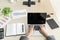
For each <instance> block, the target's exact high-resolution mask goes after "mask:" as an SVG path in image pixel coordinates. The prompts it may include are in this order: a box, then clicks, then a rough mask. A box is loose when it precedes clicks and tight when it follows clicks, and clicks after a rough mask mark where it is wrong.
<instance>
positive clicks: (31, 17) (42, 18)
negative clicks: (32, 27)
mask: <svg viewBox="0 0 60 40" xmlns="http://www.w3.org/2000/svg"><path fill="white" fill-rule="evenodd" d="M27 16H28V19H27V21H28V24H45V22H46V13H28V14H27Z"/></svg>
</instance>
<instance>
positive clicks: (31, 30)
mask: <svg viewBox="0 0 60 40" xmlns="http://www.w3.org/2000/svg"><path fill="white" fill-rule="evenodd" d="M33 31H34V25H29V30H28V33H27V37H28V38H29V37H30V36H31V35H32V34H33Z"/></svg>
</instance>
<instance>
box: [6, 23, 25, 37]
mask: <svg viewBox="0 0 60 40" xmlns="http://www.w3.org/2000/svg"><path fill="white" fill-rule="evenodd" d="M19 34H25V25H24V23H12V24H8V25H7V26H6V36H12V35H19Z"/></svg>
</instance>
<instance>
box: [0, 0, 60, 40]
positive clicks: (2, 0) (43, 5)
mask: <svg viewBox="0 0 60 40" xmlns="http://www.w3.org/2000/svg"><path fill="white" fill-rule="evenodd" d="M23 1H25V0H17V2H16V3H10V2H9V1H8V0H0V9H1V10H2V9H3V8H4V7H10V8H11V9H12V10H21V9H27V11H28V12H47V13H48V14H50V13H53V14H54V15H51V16H52V18H53V19H55V21H56V22H57V23H58V25H59V24H60V23H59V22H58V20H57V18H56V16H55V12H54V9H53V8H52V6H51V4H50V2H49V0H41V2H40V3H38V0H35V2H36V5H33V6H31V7H27V6H25V5H22V4H23ZM1 10H0V14H1ZM24 19H27V18H26V17H24V18H21V19H17V20H12V21H11V22H10V23H14V22H20V23H21V22H24V23H25V24H26V23H27V21H26V20H24ZM26 26H27V25H26ZM4 28H5V27H4ZM26 30H27V29H26ZM46 30H47V32H48V33H49V35H54V36H55V38H56V40H60V31H59V30H60V28H57V29H54V30H52V29H51V28H50V27H49V25H48V24H47V23H46ZM19 38H20V35H19V36H12V37H5V38H4V40H19ZM30 39H31V40H36V39H37V40H44V37H43V36H32V37H31V38H30Z"/></svg>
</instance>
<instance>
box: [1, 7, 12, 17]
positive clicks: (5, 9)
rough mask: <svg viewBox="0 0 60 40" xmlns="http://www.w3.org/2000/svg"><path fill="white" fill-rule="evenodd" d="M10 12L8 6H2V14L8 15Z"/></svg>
mask: <svg viewBox="0 0 60 40" xmlns="http://www.w3.org/2000/svg"><path fill="white" fill-rule="evenodd" d="M11 12H12V10H11V9H10V8H9V7H5V8H3V10H2V13H3V14H4V16H9V15H11Z"/></svg>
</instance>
